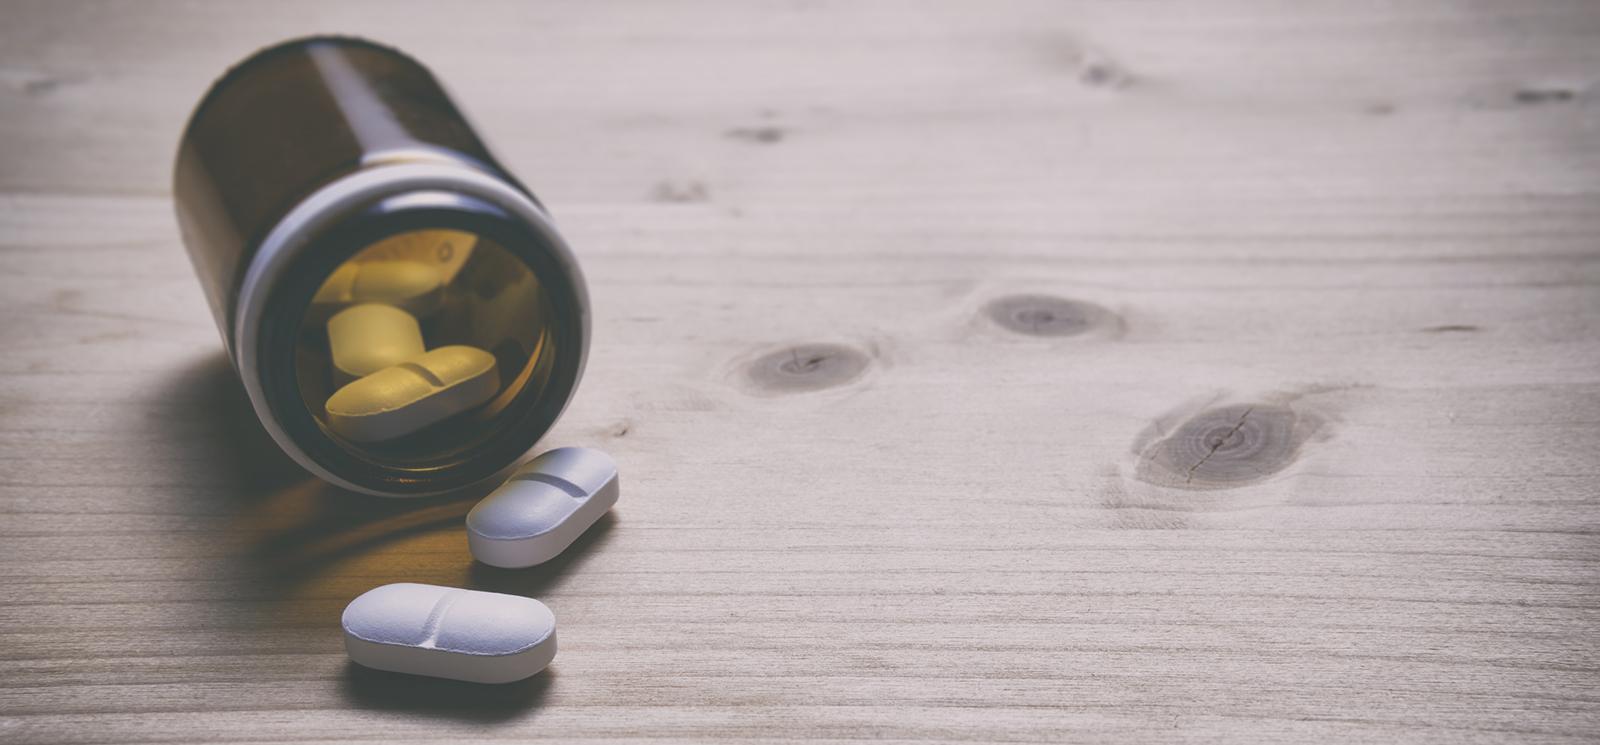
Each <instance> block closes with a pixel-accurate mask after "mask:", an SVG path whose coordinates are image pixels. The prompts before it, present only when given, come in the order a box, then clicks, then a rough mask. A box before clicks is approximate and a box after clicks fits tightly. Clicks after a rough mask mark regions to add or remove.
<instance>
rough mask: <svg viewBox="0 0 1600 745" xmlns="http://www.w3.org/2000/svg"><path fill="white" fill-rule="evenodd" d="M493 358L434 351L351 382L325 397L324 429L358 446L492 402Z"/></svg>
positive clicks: (467, 351)
mask: <svg viewBox="0 0 1600 745" xmlns="http://www.w3.org/2000/svg"><path fill="white" fill-rule="evenodd" d="M499 390H500V373H499V370H498V367H497V366H496V363H495V359H494V355H492V354H489V353H488V352H485V351H483V350H482V349H478V348H476V347H468V346H460V345H457V346H449V347H439V348H438V349H435V350H433V351H431V352H428V353H426V354H423V355H422V356H420V357H415V358H413V359H411V360H408V361H406V362H402V363H400V364H398V365H393V366H390V367H386V368H384V369H382V370H379V371H377V372H375V373H372V374H371V375H368V376H366V377H364V378H361V379H360V380H357V381H355V382H354V383H351V384H349V385H347V386H345V387H343V388H340V389H339V390H337V391H334V392H333V395H332V396H329V397H328V401H327V403H326V404H324V408H325V409H326V410H327V412H328V426H329V427H331V428H332V429H333V431H335V432H338V433H339V434H341V435H344V436H345V437H348V438H350V439H351V440H355V441H357V442H381V441H383V440H392V439H394V438H396V437H403V436H405V435H409V434H411V433H413V432H416V431H418V430H421V429H423V428H425V427H428V426H429V425H432V424H436V423H438V422H439V421H440V420H443V419H446V418H449V417H451V416H454V415H456V414H459V413H461V412H463V411H466V410H468V409H471V408H473V407H474V406H478V405H479V404H482V403H484V402H485V401H488V400H489V399H491V398H494V395H495V394H496V393H498V392H499Z"/></svg>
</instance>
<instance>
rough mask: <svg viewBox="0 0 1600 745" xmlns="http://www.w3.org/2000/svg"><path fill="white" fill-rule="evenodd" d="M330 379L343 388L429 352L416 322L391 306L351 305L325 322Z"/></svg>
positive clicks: (408, 314)
mask: <svg viewBox="0 0 1600 745" xmlns="http://www.w3.org/2000/svg"><path fill="white" fill-rule="evenodd" d="M328 350H329V351H330V352H332V354H333V376H334V378H335V380H337V381H338V383H339V385H344V384H345V383H348V382H350V381H352V380H355V379H356V378H359V377H361V376H363V375H371V374H372V373H375V372H377V371H379V370H382V369H383V368H385V367H388V366H390V365H398V364H400V363H402V362H405V361H406V360H409V359H412V358H414V357H420V356H421V355H422V353H423V352H426V351H428V349H427V347H424V346H423V345H422V328H421V327H420V326H418V325H417V319H415V318H413V317H411V314H410V313H407V312H405V311H403V310H400V309H399V308H396V307H394V306H393V305H380V304H378V303H363V304H361V305H352V306H350V307H348V308H345V309H344V310H341V311H339V312H338V313H335V314H334V315H333V318H330V319H328Z"/></svg>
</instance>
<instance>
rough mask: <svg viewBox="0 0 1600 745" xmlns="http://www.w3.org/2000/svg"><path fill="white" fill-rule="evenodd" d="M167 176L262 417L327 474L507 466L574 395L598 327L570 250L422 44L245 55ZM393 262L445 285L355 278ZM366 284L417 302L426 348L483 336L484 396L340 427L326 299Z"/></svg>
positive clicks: (291, 450) (389, 486) (306, 47)
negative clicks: (385, 433) (351, 428)
mask: <svg viewBox="0 0 1600 745" xmlns="http://www.w3.org/2000/svg"><path fill="white" fill-rule="evenodd" d="M174 192H175V199H176V203H177V212H178V220H179V223H180V226H181V228H182V232H183V239H184V243H185V245H186V246H187V248H188V251H189V256H190V258H191V259H192V260H193V262H194V266H195V270H196V272H197V273H198V274H199V277H200V281H201V284H202V285H203V286H204V288H205V293H206V297H207V299H208V301H209V302H210V305H211V310H212V314H213V315H214V316H215V318H216V321H217V325H218V327H219V328H220V330H221V331H222V337H223V341H224V344H225V345H226V348H227V351H228V354H229V357H230V358H231V359H232V361H233V364H234V366H235V368H236V369H237V371H238V373H239V377H240V379H241V380H242V381H243V383H244V388H245V390H246V392H247V393H248V394H249V397H250V401H251V404H252V405H253V406H254V409H255V412H256V414H257V416H259V417H260V419H261V422H262V424H263V425H264V426H265V428H266V430H267V431H268V432H269V433H270V434H271V435H272V437H273V439H274V440H276V441H277V443H278V444H279V445H280V446H281V447H282V448H283V450H284V451H285V452H287V453H288V454H289V455H290V456H291V457H293V458H294V459H295V460H296V461H298V462H299V463H300V464H301V465H303V466H304V467H305V468H307V469H308V470H310V471H311V472H313V473H315V474H317V475H318V476H320V477H322V478H324V479H326V480H328V481H330V482H332V483H334V484H337V485H340V486H343V487H345V488H349V489H354V490H357V491H362V492H366V493H370V494H378V495H384V496H414V495H423V494H432V493H439V492H445V491H451V490H454V489H457V488H460V487H464V486H467V485H470V484H473V483H476V482H478V481H481V480H483V479H485V478H488V477H490V476H492V475H494V474H496V473H498V472H501V471H502V470H504V469H506V468H507V467H509V466H511V465H513V464H514V463H515V462H516V461H517V460H518V459H520V458H521V457H522V456H523V455H524V454H526V453H527V451H528V450H529V449H530V448H531V447H532V446H533V445H534V443H535V442H536V441H537V440H538V439H539V438H540V437H541V436H542V435H543V434H544V433H545V432H546V431H547V430H549V428H550V427H551V426H552V424H554V422H555V421H556V418H557V417H558V416H559V415H560V414H561V412H562V410H563V408H565V406H566V404H567V402H568V401H569V400H570V399H571V398H572V395H573V392H574V391H575V389H576V387H577V384H578V380H579V378H580V376H581V375H582V372H583V366H584V359H585V356H586V351H587V346H588V343H589V306H588V298H587V293H586V290H585V287H584V282H583V277H582V275H581V273H580V272H579V270H578V266H577V263H576V261H575V259H574V258H573V255H572V252H571V251H570V249H568V247H567V245H566V242H565V241H564V240H562V238H561V236H560V234H558V233H557V232H556V229H555V227H554V225H553V224H552V222H551V220H550V217H549V215H548V214H547V213H546V212H545V210H544V208H543V206H541V205H540V204H539V202H538V200H537V199H535V198H534V196H533V194H532V193H531V192H529V191H528V190H527V188H526V187H524V186H523V185H522V184H521V183H519V182H518V181H517V180H516V178H514V177H513V176H512V175H511V174H510V173H508V172H507V171H506V170H505V169H504V168H503V167H501V166H500V164H499V163H497V162H496V161H495V160H494V158H493V157H492V156H491V155H490V154H489V152H488V150H487V149H486V148H485V147H484V145H483V143H482V142H481V141H480V140H479V139H478V137H477V135H476V134H475V133H474V132H473V130H472V128H471V127H470V126H469V125H468V124H467V122H466V120H465V119H464V118H463V116H462V114H461V112H460V111H459V110H457V109H456V107H455V105H454V104H453V103H452V102H451V101H450V99H449V97H448V96H446V95H445V92H444V90H443V89H442V88H441V87H440V85H439V83H438V82H437V81H436V80H435V79H434V77H433V75H432V74H431V73H429V72H428V70H427V69H426V68H424V67H423V66H422V65H421V64H419V63H418V62H417V61H416V60H414V59H412V58H410V57H408V56H406V55H404V54H402V53H400V52H398V51H396V50H394V49H391V48H389V47H386V46H382V45H379V44H375V43H372V42H369V41H364V40H360V39H353V38H343V37H315V38H306V39H298V40H295V41H290V42H287V43H284V44H280V45H278V46H275V47H271V48H268V49H265V50H262V51H260V52H258V53H256V54H255V55H253V56H251V57H250V58H249V59H246V60H245V61H244V62H241V63H240V64H239V65H237V66H235V67H234V68H233V69H231V70H229V71H228V72H227V74H225V75H224V76H223V77H222V78H221V79H220V80H219V81H217V82H216V83H215V84H214V85H213V86H212V88H211V90H210V91H209V92H208V93H207V94H206V95H205V97H204V98H203V99H202V100H201V102H200V104H199V106H198V107H197V108H196V109H195V112H194V114H193V116H192V118H191V119H190V122H189V125H188V128H187V129H186V130H185V132H184V135H183V139H182V141H181V143H180V146H179V151H178V159H177V168H176V174H175V183H174ZM375 265H376V268H374V266H375ZM397 267H398V268H400V269H404V270H405V272H402V273H403V274H405V276H412V277H414V276H418V273H419V272H420V271H422V270H424V269H425V270H426V271H427V272H432V273H433V274H427V275H425V277H426V278H427V279H426V281H427V282H433V281H434V280H433V279H432V278H433V277H437V285H436V286H435V287H433V288H432V289H431V290H429V292H428V294H426V296H425V297H424V298H422V300H418V301H415V302H413V301H412V300H410V299H403V300H395V299H394V298H393V297H390V296H386V295H384V294H383V291H386V290H384V288H382V287H377V285H375V284H374V282H371V281H369V282H367V284H366V285H360V284H355V285H353V284H351V280H349V279H348V278H349V277H351V276H361V277H369V278H370V277H380V276H388V275H389V274H392V273H393V272H391V271H390V270H393V269H396V268H397ZM363 272H365V273H364V274H363ZM375 287H377V289H374V288H375ZM352 288H354V289H352ZM389 291H392V288H390V290H389ZM363 293H366V294H363ZM373 293H377V294H376V295H374V294H373ZM370 297H376V298H377V301H378V302H393V303H400V304H401V307H404V308H405V309H406V310H407V311H408V312H409V313H412V314H414V315H415V317H416V320H417V322H418V326H419V328H420V330H421V332H422V336H423V337H424V339H425V345H426V348H427V349H430V350H432V349H436V348H439V347H444V346H447V345H465V346H470V347H473V348H475V349H479V350H483V351H485V352H488V353H490V354H492V355H493V356H494V361H495V363H496V369H497V374H496V375H497V380H498V383H497V386H496V388H495V389H494V394H493V397H492V398H488V399H486V400H483V401H481V402H478V403H476V404H475V405H474V406H472V407H471V408H470V409H467V410H462V411H454V412H451V413H450V414H449V415H448V416H447V417H445V418H443V419H441V420H439V421H436V422H432V423H430V424H429V425H428V426H426V427H425V428H423V429H421V430H419V431H414V432H406V433H404V434H403V435H398V436H395V437H392V438H388V439H380V440H373V439H371V438H370V437H367V438H363V439H361V440H359V441H357V440H354V439H352V438H350V437H346V436H343V435H341V433H340V431H338V430H337V429H336V428H335V427H332V426H330V423H329V417H328V413H327V411H326V410H325V406H326V404H327V401H328V399H329V397H330V396H331V395H332V394H333V393H334V392H335V391H336V390H338V389H339V388H340V387H341V386H343V385H346V384H349V382H350V379H349V377H348V376H343V377H341V375H340V371H338V370H335V369H332V366H331V365H330V359H329V358H330V348H329V344H330V341H329V338H328V333H327V326H328V323H329V315H330V314H332V313H336V312H337V311H339V310H340V308H341V305H342V304H343V305H348V304H353V303H358V302H366V301H367V300H368V299H370ZM329 298H333V300H332V301H329Z"/></svg>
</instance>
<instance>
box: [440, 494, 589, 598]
mask: <svg viewBox="0 0 1600 745" xmlns="http://www.w3.org/2000/svg"><path fill="white" fill-rule="evenodd" d="M616 524H617V513H616V510H614V509H613V510H611V511H609V512H607V513H606V514H604V515H601V516H600V519H599V520H596V521H595V523H594V525H591V526H589V529H588V530H586V531H584V532H583V535H581V536H578V540H576V541H573V542H572V545H571V546H568V547H567V550H565V551H562V552H561V555H559V556H557V557H556V558H554V559H551V560H549V561H547V562H545V563H543V564H540V565H538V566H535V567H528V568H527V569H501V568H499V567H492V566H489V565H488V564H484V563H483V562H479V561H474V562H472V566H471V568H469V569H468V570H467V581H468V582H469V583H470V585H471V587H472V588H473V589H477V590H488V591H489V592H503V593H507V594H510V595H523V596H527V597H534V598H538V597H542V596H545V595H548V594H550V593H551V592H552V591H554V590H555V589H556V588H558V587H560V586H561V584H562V583H564V582H566V581H567V580H568V579H569V578H570V577H572V576H573V575H574V574H577V573H578V569H579V567H580V566H581V565H582V564H583V562H584V561H586V560H588V559H589V558H590V557H591V556H593V555H594V554H595V553H596V552H598V551H599V549H600V547H601V546H604V545H605V544H606V542H607V541H609V540H610V538H611V531H612V530H614V529H615V528H616Z"/></svg>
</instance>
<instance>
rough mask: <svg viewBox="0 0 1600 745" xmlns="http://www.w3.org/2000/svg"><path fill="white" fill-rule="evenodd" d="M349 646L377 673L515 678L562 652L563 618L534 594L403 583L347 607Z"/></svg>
mask: <svg viewBox="0 0 1600 745" xmlns="http://www.w3.org/2000/svg"><path fill="white" fill-rule="evenodd" d="M341 622H342V623H343V625H344V644H345V651H346V653H348V654H349V655H350V659H351V660H354V661H355V662H356V663H357V664H360V665H363V666H366V667H370V668H373V669H376V670H387V671H390V672H396V673H410V674H412V675H426V676H429V677H433V678H449V679H451V680H464V681H467V682H471V683H510V682H513V681H517V680H522V679H524V678H527V677H530V676H532V675H534V674H537V673H538V672H539V671H541V670H543V669H545V668H546V667H548V666H549V665H550V662H551V660H553V659H555V656H556V617H555V615H554V614H552V613H551V612H550V609H549V608H547V607H545V605H544V603H541V602H539V601H537V600H534V599H533V598H525V597H521V596H518V595H504V594H501V593H498V592H482V591H479V590H462V589H457V588H454V587H440V586H438V585H423V584H415V583H411V582H400V583H396V584H392V585H383V586H381V587H375V588H373V589H371V590H368V591H366V592H365V593H362V595H361V596H360V597H358V598H356V599H355V600H352V601H350V604H349V605H348V606H346V607H345V609H344V616H343V618H342V619H341Z"/></svg>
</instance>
